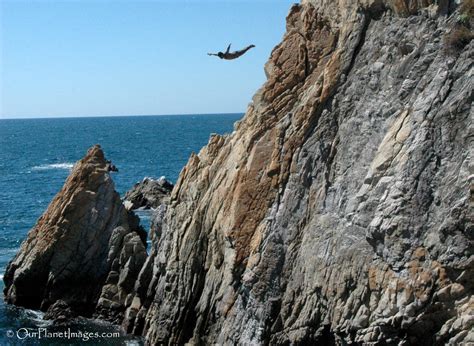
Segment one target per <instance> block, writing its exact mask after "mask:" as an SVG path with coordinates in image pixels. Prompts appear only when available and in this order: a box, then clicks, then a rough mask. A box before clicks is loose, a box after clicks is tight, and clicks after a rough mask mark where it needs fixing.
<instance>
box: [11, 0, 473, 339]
mask: <svg viewBox="0 0 474 346" xmlns="http://www.w3.org/2000/svg"><path fill="white" fill-rule="evenodd" d="M466 3H468V4H469V3H471V4H472V2H466ZM471 6H472V5H471ZM453 11H456V12H453ZM459 22H462V23H461V24H460V23H459ZM471 22H472V19H471V18H470V17H468V18H467V19H466V17H465V13H461V12H460V10H459V9H456V3H455V2H453V1H448V0H446V1H434V0H338V1H332V0H331V1H329V0H312V1H303V2H302V4H300V5H294V6H293V7H292V8H291V10H290V12H289V14H288V17H287V31H286V34H285V36H284V38H283V40H282V42H281V44H279V45H278V46H277V47H275V49H274V50H273V52H272V54H271V57H270V59H269V61H268V63H267V64H266V66H265V71H266V73H267V77H268V80H267V82H266V83H265V85H264V86H263V87H262V88H261V89H260V90H259V91H258V92H257V93H256V95H255V96H254V98H253V102H252V103H251V104H250V105H249V108H248V111H247V113H246V115H245V116H244V118H243V119H242V120H241V121H240V122H239V123H237V124H236V126H235V131H234V133H233V134H232V135H229V136H224V137H222V136H217V135H216V136H212V137H211V139H210V141H209V144H208V145H207V146H206V147H204V148H203V149H202V150H201V151H200V153H199V154H198V155H192V156H191V158H190V159H189V162H188V164H187V165H186V166H185V167H184V168H183V170H182V172H181V175H180V178H179V180H178V182H177V184H176V186H175V187H174V189H173V191H172V195H171V198H170V201H169V204H168V205H163V206H161V207H160V208H158V209H157V212H156V215H155V217H154V221H153V227H152V231H151V237H152V248H151V250H150V254H149V256H148V257H147V258H146V260H145V259H144V257H143V256H142V254H143V251H141V250H140V249H139V250H138V251H131V252H126V253H127V254H128V255H127V256H129V257H126V256H125V258H128V259H129V260H127V261H126V262H127V263H128V262H129V261H135V265H133V268H134V270H133V271H132V272H133V275H128V276H127V278H128V279H127V280H125V281H124V280H122V279H121V278H122V273H126V272H128V271H127V270H126V267H127V266H126V265H124V264H123V263H125V260H121V261H120V263H119V262H118V261H117V262H115V260H114V261H113V263H117V266H116V267H117V268H116V270H113V271H110V270H109V269H108V268H109V267H110V260H109V261H106V260H105V258H108V257H107V256H105V255H102V257H101V262H100V263H109V264H107V265H105V267H104V268H105V269H104V271H103V273H104V274H103V275H102V276H101V277H100V280H99V282H101V285H99V286H100V287H106V289H105V291H104V289H103V288H100V289H97V287H96V289H95V291H94V292H96V293H95V295H94V297H95V298H94V299H90V301H91V302H96V301H97V299H98V298H97V294H98V293H97V292H99V291H100V290H102V293H101V299H103V300H100V302H99V303H98V304H99V307H102V308H103V309H105V313H104V312H102V313H100V311H102V310H101V309H98V308H97V307H96V308H95V309H96V310H95V311H96V314H97V313H98V314H99V315H101V316H108V311H110V308H109V307H110V306H115V307H116V310H115V311H121V312H123V311H124V309H126V310H125V315H124V318H123V321H122V325H123V326H124V328H125V329H126V330H127V331H128V332H130V333H135V334H139V335H144V336H145V338H146V341H147V343H148V344H161V343H164V344H184V343H187V342H189V343H192V344H236V343H237V344H315V343H320V344H332V343H339V344H345V343H366V344H370V343H372V344H397V343H400V344H416V345H421V344H436V343H437V344H443V343H447V342H451V343H453V344H454V343H461V342H464V343H467V342H474V334H473V332H472V331H471V329H472V327H473V325H474V315H473V310H474V298H473V297H472V293H473V279H474V262H473V254H472V250H473V238H474V229H473V204H474V197H473V193H474V183H473V175H472V174H473V170H474V167H473V166H472V163H471V157H472V150H473V149H472V148H473V145H472V144H473V143H472V140H473V132H472V130H473V128H472V117H473V113H472V101H473V94H472V90H473V83H474V82H473V69H472V65H473V53H474V43H473V42H472V41H471V38H472V31H471V29H470V26H471V25H472V23H471ZM459 25H462V27H463V28H464V29H463V30H464V31H466V30H467V32H468V34H465V35H464V38H463V40H461V41H456V43H457V44H455V45H451V44H448V43H449V42H452V38H453V37H456V35H452V34H456V33H457V32H456V31H455V30H457V28H458V26H459ZM458 36H459V35H458ZM450 40H451V41H450ZM453 47H455V49H453ZM104 174H105V173H104ZM73 175H74V174H73ZM69 180H73V178H69ZM67 185H68V183H66V186H67ZM58 203H59V202H58ZM63 203H64V202H63ZM56 204H57V203H56ZM56 204H55V201H53V204H52V205H56ZM92 207H93V206H89V207H87V208H86V209H84V210H91V209H90V208H92ZM51 208H53V207H52V206H50V209H51ZM56 208H59V204H58V205H56ZM50 209H48V210H50ZM68 210H69V213H79V214H77V215H75V217H78V218H79V219H80V218H81V214H80V211H79V210H82V209H80V208H79V206H78V205H77V204H74V203H73V204H71V209H68ZM69 213H66V215H69ZM46 215H48V212H47V213H46ZM87 215H88V214H87ZM44 218H45V217H43V219H44ZM46 219H48V220H49V219H50V218H46ZM122 219H123V218H122ZM122 219H121V220H122ZM68 220H72V219H70V218H69V219H68ZM51 222H52V221H51ZM123 222H125V221H123ZM43 223H44V221H42V220H40V221H39V224H38V225H37V226H36V227H35V229H40V228H41V227H42V226H41V225H42V224H43ZM114 226H115V225H114ZM68 227H69V226H68ZM35 229H34V230H33V231H32V235H30V237H29V238H28V239H30V238H32V239H33V241H35V238H36V237H37V236H36V235H35V234H36V232H37V231H35ZM107 229H109V230H110V229H111V228H110V227H109V228H107ZM125 229H126V228H125ZM65 234H67V233H65ZM107 234H111V231H108V232H107ZM128 234H133V233H128ZM132 236H133V235H132ZM111 237H112V236H107V237H106V238H105V239H104V241H103V242H101V243H102V244H103V246H104V247H105V248H106V249H110V248H111V247H110V244H111V242H110V240H109V239H111ZM31 242H32V241H30V240H27V241H26V243H25V244H24V245H23V247H22V250H21V252H20V255H18V256H17V258H16V259H15V260H14V262H13V263H12V264H11V265H10V266H9V269H8V271H7V275H6V277H5V278H6V282H7V298H8V299H9V301H10V302H13V303H17V304H20V305H27V304H26V303H25V300H22V299H25V298H24V297H26V294H23V295H22V296H20V295H19V293H18V292H20V289H19V287H21V278H22V274H21V273H22V271H21V270H22V269H21V268H24V267H25V266H24V265H23V264H22V263H23V262H25V261H27V259H26V258H28V261H34V258H36V257H35V256H34V254H36V252H34V251H33V252H32V254H27V252H29V248H30V247H31V248H32V249H33V250H34V249H36V248H39V249H41V248H44V246H43V245H38V246H36V245H35V246H31V245H29V244H30V243H31ZM33 244H34V243H33ZM66 244H68V243H66V242H65V243H64V247H65V248H68V246H69V245H66ZM113 248H114V249H115V248H118V247H113ZM134 249H135V248H134ZM112 252H113V253H114V254H115V255H114V256H113V257H114V258H117V254H118V250H114V251H112ZM52 253H53V251H52ZM83 253H87V251H86V250H84V252H83ZM106 253H110V250H107V251H106ZM48 256H50V255H48ZM81 256H82V255H81ZM37 257H39V258H42V257H44V256H37ZM47 258H50V257H47ZM120 258H122V257H120ZM136 258H139V260H135V259H136ZM104 261H105V262H104ZM142 261H145V262H144V264H143V266H141V269H140V272H139V273H137V268H138V267H139V264H140V262H142ZM46 263H48V265H47V266H46V267H45V268H52V267H51V266H50V265H49V263H55V262H54V261H51V260H49V259H48V261H46ZM41 268H42V266H41ZM53 268H54V267H53ZM48 270H49V269H48ZM107 271H108V273H109V274H106V273H107ZM42 273H43V271H42ZM48 273H49V272H48ZM52 273H56V272H55V271H52ZM66 273H72V271H66ZM29 275H32V274H29ZM123 275H124V276H126V275H125V274H123ZM56 276H57V275H51V274H49V275H46V273H44V274H42V276H41V278H42V280H43V281H38V282H40V283H41V284H42V286H41V287H46V288H45V290H46V291H47V292H50V291H52V292H54V290H53V289H52V288H54V287H55V286H54V283H55V282H56V281H55V280H56V279H55V278H56ZM106 276H108V278H107V280H110V286H107V285H106V286H103V284H104V282H105V281H104V280H106ZM77 277H78V276H77V275H72V274H71V275H69V276H68V281H63V283H64V284H65V285H69V287H71V286H72V283H71V282H73V283H74V284H76V283H77V284H80V283H81V282H82V280H77ZM134 277H137V279H136V280H132V279H133V278H134ZM45 278H53V279H52V280H49V279H48V281H45V280H46V279H45ZM70 280H72V281H70ZM133 281H134V283H133ZM46 282H47V283H48V284H47V285H46ZM107 282H108V281H107ZM123 282H126V283H127V284H126V285H123V284H121V283H123ZM82 284H84V283H82ZM58 287H59V286H58ZM94 287H95V286H94ZM23 289H24V288H23ZM72 289H73V288H72ZM15 292H17V293H16V294H15ZM24 292H28V291H24ZM28 293H29V292H28ZM59 297H60V295H52V294H48V297H47V299H45V298H44V295H42V296H40V297H36V296H35V299H34V300H32V302H34V304H33V303H30V301H29V300H28V304H29V305H30V306H33V307H35V306H47V305H48V304H51V303H52V302H53V298H55V299H56V298H59ZM93 305H94V304H90V306H93ZM107 309H109V310H107ZM121 318H122V314H113V318H109V319H115V320H116V321H118V320H120V319H121Z"/></svg>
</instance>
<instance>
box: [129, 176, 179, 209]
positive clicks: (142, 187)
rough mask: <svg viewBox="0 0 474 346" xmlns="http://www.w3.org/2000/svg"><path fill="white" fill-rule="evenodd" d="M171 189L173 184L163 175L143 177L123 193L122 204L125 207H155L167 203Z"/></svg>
mask: <svg viewBox="0 0 474 346" xmlns="http://www.w3.org/2000/svg"><path fill="white" fill-rule="evenodd" d="M172 190H173V184H172V183H170V182H169V181H168V180H166V178H165V177H161V178H159V179H152V178H144V179H143V180H142V181H141V182H138V183H136V184H135V185H134V186H133V188H131V189H130V190H129V191H127V192H126V193H125V196H124V198H123V199H124V204H125V206H126V207H127V209H131V210H133V209H138V208H145V209H150V208H152V209H156V208H158V207H159V206H160V205H161V204H162V203H167V202H168V200H169V197H170V195H171V191H172Z"/></svg>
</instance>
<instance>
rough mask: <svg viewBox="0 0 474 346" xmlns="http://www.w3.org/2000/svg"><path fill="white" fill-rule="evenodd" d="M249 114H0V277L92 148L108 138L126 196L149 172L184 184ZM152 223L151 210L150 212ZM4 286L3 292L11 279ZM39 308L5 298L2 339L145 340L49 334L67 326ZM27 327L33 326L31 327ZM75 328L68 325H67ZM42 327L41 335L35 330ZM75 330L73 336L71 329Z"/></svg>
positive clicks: (0, 311)
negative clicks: (209, 147) (187, 171)
mask: <svg viewBox="0 0 474 346" xmlns="http://www.w3.org/2000/svg"><path fill="white" fill-rule="evenodd" d="M241 117H242V114H223V115H173V116H128V117H96V118H62V119H21V120H20V119H1V120H0V273H1V274H0V275H1V278H2V279H3V273H4V271H5V267H6V265H7V263H8V262H9V261H10V260H11V259H12V257H13V256H14V255H15V253H16V252H17V250H18V248H19V246H20V244H21V242H22V241H23V239H25V237H26V234H27V233H28V231H29V230H30V229H31V228H32V227H33V226H34V224H35V222H36V220H37V219H38V217H39V216H40V215H41V214H42V213H43V212H44V210H45V209H46V207H47V206H48V204H49V202H50V201H51V199H52V198H53V196H54V195H55V194H56V193H57V192H58V191H59V190H60V188H61V187H62V185H63V183H64V181H65V179H66V177H67V176H68V174H69V172H70V170H71V168H72V166H73V164H74V163H75V162H76V161H77V160H79V159H81V158H82V157H83V156H84V155H85V153H86V152H87V149H88V148H89V147H91V146H92V145H94V144H97V143H98V144H100V145H101V146H102V148H103V149H104V152H105V155H106V157H107V158H108V159H110V160H112V162H113V163H114V164H115V165H116V166H117V168H118V169H119V172H118V173H113V179H114V181H115V185H116V189H117V191H118V192H119V193H120V194H121V195H123V194H124V192H126V191H127V190H128V189H129V188H131V187H132V186H133V184H134V183H136V182H137V181H140V180H142V179H143V178H144V177H154V178H158V177H160V176H165V177H166V178H167V179H169V180H170V181H172V182H173V183H174V182H176V180H177V178H178V175H179V173H180V171H181V169H182V168H183V166H184V165H185V164H186V162H187V160H188V158H189V156H190V154H191V153H192V152H198V151H199V150H200V149H201V148H202V147H203V146H204V145H205V144H206V143H207V141H208V139H209V136H210V134H211V133H219V134H224V133H230V132H232V131H233V124H234V122H235V121H237V120H239V119H240V118H241ZM141 217H142V218H143V219H144V220H143V222H144V224H145V225H147V224H148V222H147V220H146V218H147V215H146V214H142V215H141ZM0 288H1V289H2V291H3V280H1V283H0ZM41 317H42V314H41V313H40V312H38V311H32V310H24V309H19V308H15V307H11V306H7V305H5V304H4V303H3V299H1V302H0V345H50V344H55V345H77V344H83V343H84V342H86V343H89V344H92V345H96V344H103V345H140V344H141V340H140V339H138V338H133V337H127V336H120V337H115V336H114V337H107V338H91V339H89V341H86V340H84V339H87V337H86V338H82V339H81V338H70V339H67V338H64V337H63V338H60V337H58V338H45V337H44V333H45V330H47V332H65V333H68V332H67V330H65V327H54V326H52V325H51V324H50V323H48V322H46V321H43V320H42V318H41ZM25 328H26V329H25ZM68 328H71V330H72V331H73V332H75V331H76V332H77V331H80V332H100V333H102V332H104V333H113V332H116V331H117V329H116V328H115V327H113V326H110V325H108V324H105V323H98V322H94V321H88V320H84V321H78V322H77V324H75V325H73V326H68ZM66 329H67V328H66ZM38 330H41V332H42V333H43V337H42V338H41V339H40V338H38V337H35V336H34V335H32V333H34V332H38ZM69 335H71V334H69Z"/></svg>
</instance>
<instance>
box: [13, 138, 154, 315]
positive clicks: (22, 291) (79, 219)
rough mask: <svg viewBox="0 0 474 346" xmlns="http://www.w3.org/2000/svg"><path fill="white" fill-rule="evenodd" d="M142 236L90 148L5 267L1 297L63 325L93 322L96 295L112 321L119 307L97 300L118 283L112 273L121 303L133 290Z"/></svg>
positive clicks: (99, 158)
mask: <svg viewBox="0 0 474 346" xmlns="http://www.w3.org/2000/svg"><path fill="white" fill-rule="evenodd" d="M143 233H144V231H143V230H142V229H141V228H140V227H139V225H138V221H137V219H136V216H134V215H133V214H131V212H128V211H127V210H126V209H125V208H124V206H123V204H122V202H121V200H120V196H119V195H118V193H117V192H116V191H115V190H114V184H113V182H112V179H111V177H110V175H109V169H108V163H107V161H106V160H105V158H104V154H103V152H102V150H101V148H100V147H99V146H95V147H93V148H91V149H90V150H89V151H88V153H87V155H86V156H85V157H84V158H83V159H82V160H81V161H79V162H78V163H76V165H75V166H74V169H73V171H72V172H71V174H70V176H69V177H68V179H67V180H66V182H65V184H64V186H63V188H62V189H61V191H60V192H59V193H58V194H57V195H56V196H55V198H54V199H53V201H52V202H51V204H50V205H49V207H48V209H47V210H46V212H45V213H44V214H43V215H42V216H41V218H40V219H39V220H38V222H37V224H36V225H35V226H34V228H33V229H32V230H31V231H30V232H29V233H28V237H27V239H26V240H25V241H24V242H23V244H22V245H21V248H20V251H19V253H18V254H17V255H16V256H15V258H14V259H13V260H12V261H11V262H10V264H9V265H8V267H7V270H6V272H5V276H4V281H5V290H4V293H5V299H6V301H7V302H8V303H12V304H15V305H19V306H24V307H27V308H33V309H41V310H44V311H46V310H48V313H47V314H46V317H47V318H50V319H61V320H64V319H67V318H70V317H74V316H77V315H83V316H91V315H92V313H93V312H94V311H95V310H96V305H97V303H98V301H99V296H100V297H101V300H100V301H99V303H100V304H99V305H100V307H101V312H102V313H103V315H105V310H106V308H107V307H110V308H111V309H112V310H113V311H112V312H110V313H109V314H111V315H113V312H114V311H115V310H117V309H118V308H117V306H116V305H117V304H123V301H122V300H121V299H115V300H114V303H115V304H116V305H113V306H112V304H109V305H106V304H105V298H104V299H102V296H105V295H106V293H107V288H108V287H109V286H104V283H106V285H112V284H113V283H116V282H115V281H113V280H112V278H111V277H112V276H113V274H116V275H117V276H118V281H117V287H118V288H119V294H120V297H122V296H123V295H125V294H126V292H129V291H131V290H132V288H133V282H134V281H135V279H136V276H137V274H138V268H140V267H141V266H142V264H143V262H144V260H145V257H146V251H145V246H144V240H143V239H144V238H146V234H143ZM131 282H132V283H131ZM103 286H104V287H103ZM107 297H108V296H107ZM122 310H124V307H123V308H122ZM107 316H108V315H107Z"/></svg>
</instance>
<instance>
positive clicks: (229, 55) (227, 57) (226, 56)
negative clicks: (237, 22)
mask: <svg viewBox="0 0 474 346" xmlns="http://www.w3.org/2000/svg"><path fill="white" fill-rule="evenodd" d="M231 44H232V43H231ZM231 44H229V47H227V50H226V51H225V53H222V52H218V53H217V54H215V53H207V55H214V56H218V57H219V58H221V59H225V60H232V59H237V58H238V57H240V56H242V55H244V54H245V53H246V52H247V51H248V50H249V49H251V48H254V47H255V46H254V45H253V44H251V45H250V46H248V47H245V48H244V49H241V50H236V51H235V52H230V45H231Z"/></svg>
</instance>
